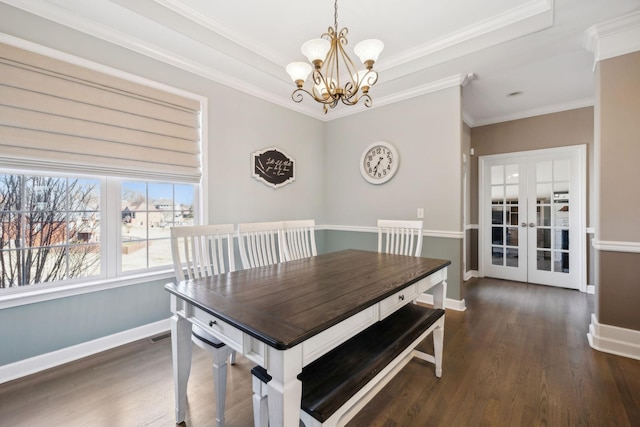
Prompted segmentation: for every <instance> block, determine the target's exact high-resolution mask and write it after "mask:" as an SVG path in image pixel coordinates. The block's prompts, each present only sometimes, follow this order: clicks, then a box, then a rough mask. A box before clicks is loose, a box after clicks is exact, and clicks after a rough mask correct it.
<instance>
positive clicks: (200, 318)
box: [193, 307, 243, 349]
mask: <svg viewBox="0 0 640 427" xmlns="http://www.w3.org/2000/svg"><path fill="white" fill-rule="evenodd" d="M193 317H194V319H193V322H194V323H195V324H197V325H198V326H200V327H201V328H203V329H204V330H205V331H207V332H209V333H210V334H211V335H213V336H214V337H216V338H218V339H219V340H220V341H222V342H224V343H225V344H228V345H229V346H231V347H232V348H235V349H242V348H243V346H242V344H243V343H242V331H240V330H239V329H237V328H235V327H233V326H231V325H230V324H229V323H227V322H225V321H224V320H221V319H218V318H217V317H215V316H213V315H211V314H209V313H207V312H206V311H204V310H201V309H199V308H197V307H194V309H193Z"/></svg>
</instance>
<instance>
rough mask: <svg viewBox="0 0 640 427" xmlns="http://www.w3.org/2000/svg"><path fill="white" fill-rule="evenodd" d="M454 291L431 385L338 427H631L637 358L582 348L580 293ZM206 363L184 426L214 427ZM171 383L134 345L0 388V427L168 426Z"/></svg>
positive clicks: (408, 370)
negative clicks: (460, 297) (461, 298)
mask: <svg viewBox="0 0 640 427" xmlns="http://www.w3.org/2000/svg"><path fill="white" fill-rule="evenodd" d="M465 286H466V294H465V300H466V304H467V307H468V308H467V311H465V312H455V311H452V310H447V313H446V323H445V325H446V326H445V347H444V364H443V367H444V372H443V375H442V378H440V379H437V378H435V376H434V374H433V368H432V367H431V366H430V365H428V364H426V363H424V362H422V361H418V360H414V361H412V362H410V363H409V364H408V365H407V366H406V367H405V369H404V370H403V371H402V372H401V373H400V374H399V375H398V376H397V377H396V378H395V379H394V380H392V381H391V382H390V383H389V384H388V385H387V387H385V388H384V389H383V390H382V391H381V392H380V393H379V394H378V395H377V396H376V397H375V398H374V400H373V401H372V402H371V403H370V404H369V405H367V406H366V407H365V408H364V409H363V410H362V411H361V412H360V413H359V414H358V415H357V416H356V418H354V419H353V420H352V421H351V423H350V424H349V425H350V426H385V427H390V426H447V427H449V426H501V427H502V426H620V427H622V426H640V361H638V360H632V359H627V358H624V357H619V356H613V355H609V354H605V353H601V352H597V351H595V350H593V349H591V348H590V347H589V344H588V342H587V337H586V333H587V328H588V325H589V322H590V315H591V313H593V311H594V307H593V300H594V297H593V296H592V295H586V294H581V293H579V292H577V291H569V290H564V289H557V288H551V287H545V286H536V285H527V284H521V283H514V282H508V281H501V280H492V279H482V280H472V281H470V282H468V283H467V284H466V285H465ZM428 341H429V340H427V341H426V342H425V343H423V344H424V345H430V343H429V342H428ZM209 363H210V360H209V355H208V354H207V353H206V352H204V351H202V350H200V349H199V348H198V347H194V360H193V368H192V373H191V379H190V382H189V388H188V399H189V408H188V414H187V423H186V425H187V426H189V427H204V426H213V425H215V417H214V412H215V409H214V408H215V405H214V404H213V403H212V402H211V401H212V399H213V385H212V383H211V373H210V367H209ZM251 367H252V363H251V362H249V361H248V360H246V359H244V358H242V357H239V358H238V363H237V364H236V365H235V366H233V367H231V368H230V369H229V380H228V390H227V393H228V395H227V410H226V414H227V426H229V427H233V426H243V427H244V426H250V425H252V409H251V379H250V373H249V371H250V369H251ZM172 381H173V379H172V373H171V345H170V340H169V339H168V338H166V339H162V340H160V341H158V342H156V343H152V342H151V340H143V341H139V342H136V343H133V344H130V345H127V346H123V347H121V348H117V349H114V350H111V351H108V352H105V353H102V354H99V355H96V356H92V357H90V358H86V359H84V360H81V361H78V362H74V363H71V364H68V365H65V366H62V367H59V368H54V369H51V370H49V371H46V372H43V373H39V374H36V375H33V376H31V377H28V378H24V379H20V380H17V381H13V382H10V383H7V384H3V385H0V425H1V426H5V427H10V426H11V427H13V426H29V427H39V426H109V427H119V426H126V427H128V426H173V425H175V424H174V421H173V416H174V411H173V383H172Z"/></svg>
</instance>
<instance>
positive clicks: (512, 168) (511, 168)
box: [505, 165, 520, 184]
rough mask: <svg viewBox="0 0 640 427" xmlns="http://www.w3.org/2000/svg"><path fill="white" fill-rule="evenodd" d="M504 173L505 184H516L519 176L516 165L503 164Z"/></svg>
mask: <svg viewBox="0 0 640 427" xmlns="http://www.w3.org/2000/svg"><path fill="white" fill-rule="evenodd" d="M505 174H506V183H507V184H517V183H518V179H519V177H520V175H519V173H518V165H507V166H505Z"/></svg>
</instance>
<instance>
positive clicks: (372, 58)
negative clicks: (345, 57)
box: [353, 39, 384, 69]
mask: <svg viewBox="0 0 640 427" xmlns="http://www.w3.org/2000/svg"><path fill="white" fill-rule="evenodd" d="M382 49H384V43H382V42H381V41H380V40H377V39H368V40H362V41H361V42H360V43H358V44H357V45H356V46H355V47H354V48H353V52H354V53H355V54H356V55H358V58H360V61H362V63H363V64H364V65H365V66H366V67H367V68H368V69H371V68H372V67H373V63H374V62H376V61H377V60H378V56H380V52H382Z"/></svg>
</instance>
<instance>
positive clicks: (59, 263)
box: [0, 174, 101, 288]
mask: <svg viewBox="0 0 640 427" xmlns="http://www.w3.org/2000/svg"><path fill="white" fill-rule="evenodd" d="M100 216H101V211H100V181H99V180H95V179H77V178H74V179H71V178H66V177H51V176H28V175H3V174H0V224H1V226H2V233H1V235H0V252H1V256H0V271H1V273H0V274H1V276H0V288H9V287H16V286H25V285H31V284H35V283H43V282H54V281H60V280H67V279H78V278H84V277H91V276H95V275H98V274H99V273H100V250H101V248H100V245H101V242H100Z"/></svg>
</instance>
